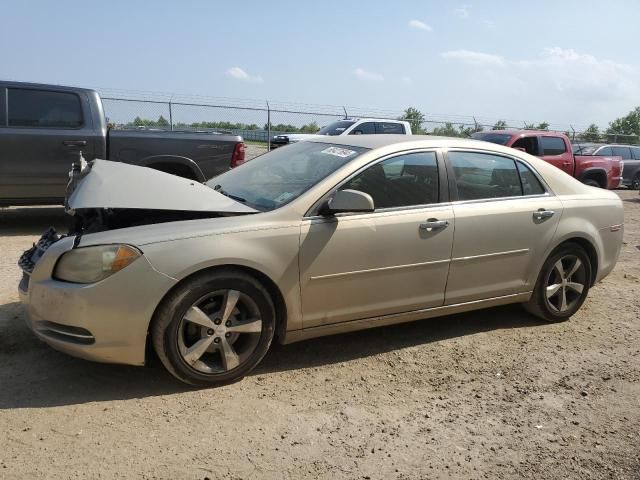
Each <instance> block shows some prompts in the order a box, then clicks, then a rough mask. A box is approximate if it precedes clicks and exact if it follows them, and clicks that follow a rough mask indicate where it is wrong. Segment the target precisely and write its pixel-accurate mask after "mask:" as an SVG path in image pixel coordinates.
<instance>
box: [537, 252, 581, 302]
mask: <svg viewBox="0 0 640 480" xmlns="http://www.w3.org/2000/svg"><path fill="white" fill-rule="evenodd" d="M586 277H587V274H586V269H585V266H584V265H583V263H582V261H581V260H580V259H579V258H578V257H577V256H575V255H565V256H563V257H561V258H560V259H559V260H558V261H557V262H556V263H555V264H554V265H553V268H552V269H551V271H550V272H549V275H548V277H547V281H546V291H545V299H546V302H547V304H548V306H549V307H550V308H551V310H552V311H554V312H558V313H564V312H566V311H568V310H570V309H572V308H573V307H574V306H575V305H576V303H578V302H579V301H580V298H581V296H582V292H583V291H584V290H585V286H586V285H587V278H586Z"/></svg>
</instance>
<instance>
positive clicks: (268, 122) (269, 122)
mask: <svg viewBox="0 0 640 480" xmlns="http://www.w3.org/2000/svg"><path fill="white" fill-rule="evenodd" d="M265 102H267V152H270V151H271V108H270V107H269V100H265Z"/></svg>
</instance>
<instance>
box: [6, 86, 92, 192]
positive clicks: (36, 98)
mask: <svg viewBox="0 0 640 480" xmlns="http://www.w3.org/2000/svg"><path fill="white" fill-rule="evenodd" d="M5 95H6V104H5V105H6V126H5V127H4V128H3V129H2V132H0V198H5V199H14V200H18V202H17V203H19V201H20V200H25V201H26V200H32V201H33V200H35V201H43V202H47V203H48V202H50V201H60V200H62V199H63V198H64V191H65V186H66V183H67V181H68V172H69V169H70V167H71V163H72V162H73V161H75V160H77V158H78V154H79V152H80V151H81V150H82V151H83V153H84V155H85V158H87V159H92V158H94V155H95V134H94V130H93V124H92V121H91V115H90V112H91V110H90V107H89V99H88V97H87V96H86V94H84V93H75V92H69V91H56V90H46V89H37V88H31V87H19V88H18V87H13V86H9V87H8V88H7V89H6V90H5Z"/></svg>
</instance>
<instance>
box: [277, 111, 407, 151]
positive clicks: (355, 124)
mask: <svg viewBox="0 0 640 480" xmlns="http://www.w3.org/2000/svg"><path fill="white" fill-rule="evenodd" d="M380 134H395V135H411V125H410V124H409V122H405V121H403V120H388V119H383V118H345V119H344V120H338V121H337V122H333V123H330V124H329V125H327V126H325V127H322V128H321V129H320V130H318V131H317V132H316V133H290V134H289V133H283V134H278V135H275V136H274V137H273V138H272V139H271V148H272V149H273V148H277V147H281V146H283V145H287V144H289V143H296V142H300V141H302V140H308V139H310V138H318V137H322V136H323V135H330V136H337V135H380Z"/></svg>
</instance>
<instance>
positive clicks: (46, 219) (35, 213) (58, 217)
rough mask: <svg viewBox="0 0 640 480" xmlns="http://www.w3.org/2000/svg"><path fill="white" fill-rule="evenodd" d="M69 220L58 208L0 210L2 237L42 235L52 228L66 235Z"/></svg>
mask: <svg viewBox="0 0 640 480" xmlns="http://www.w3.org/2000/svg"><path fill="white" fill-rule="evenodd" d="M69 218H70V217H69V216H68V215H67V214H66V213H65V211H64V208H63V207H58V206H52V207H14V208H0V236H21V235H40V234H42V233H43V232H44V231H45V230H46V229H47V228H49V227H51V226H53V227H55V228H56V230H58V232H60V233H66V232H67V230H68V225H69Z"/></svg>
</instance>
